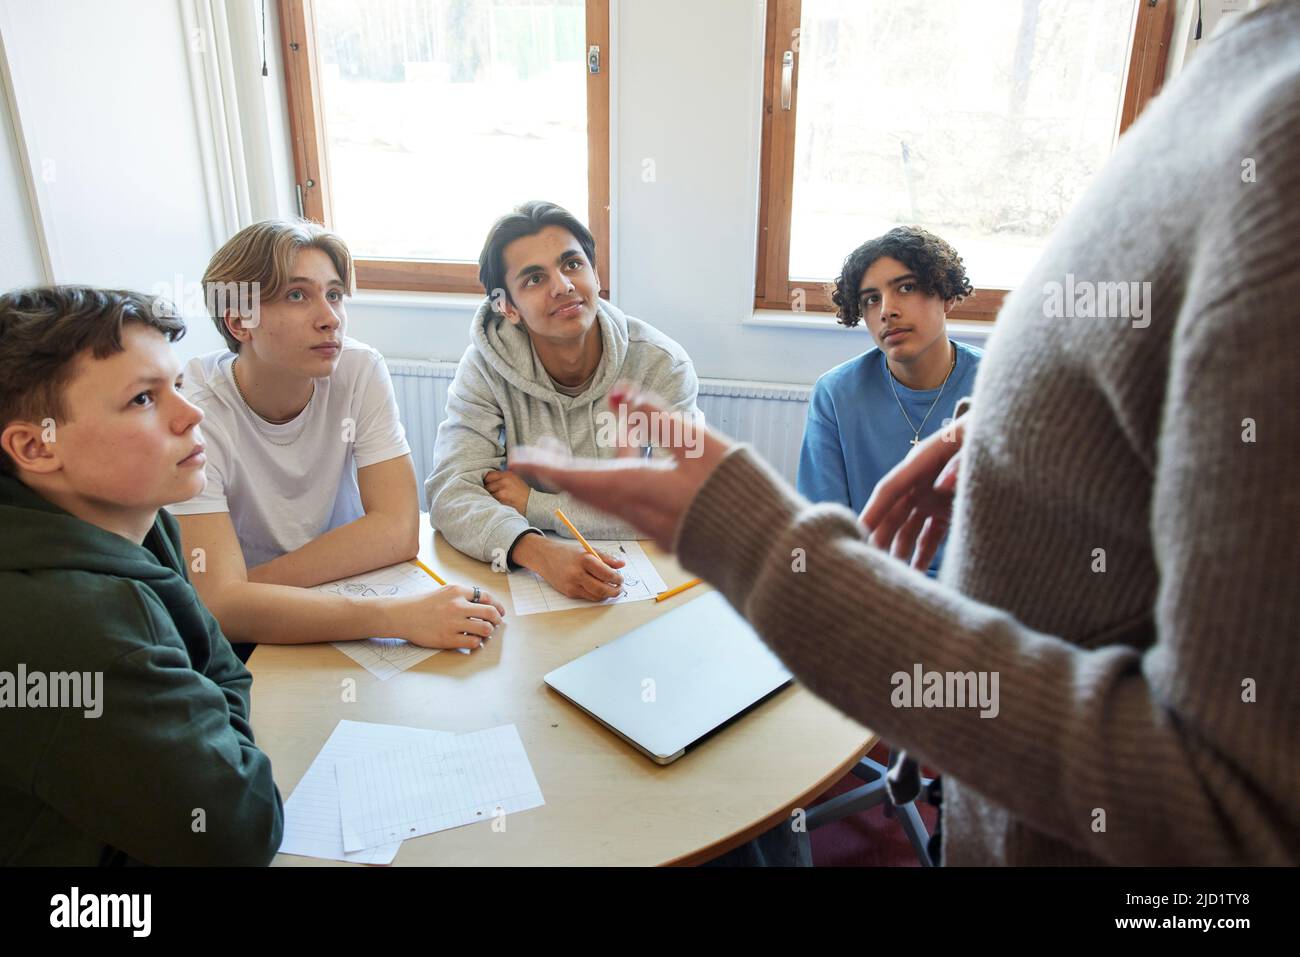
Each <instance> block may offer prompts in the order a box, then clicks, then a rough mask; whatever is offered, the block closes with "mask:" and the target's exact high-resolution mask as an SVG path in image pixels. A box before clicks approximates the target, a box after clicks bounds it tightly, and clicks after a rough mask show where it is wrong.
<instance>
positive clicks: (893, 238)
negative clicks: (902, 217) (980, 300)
mask: <svg viewBox="0 0 1300 957" xmlns="http://www.w3.org/2000/svg"><path fill="white" fill-rule="evenodd" d="M885 256H889V257H891V258H893V259H897V260H898V261H899V262H901V263H902V264H903V265H904V266H906V267H907V268H908V269H910V270H911V271H912V272H913V273H915V274H916V285H917V288H919V289H920V290H921V291H922V292H927V293H930V294H932V295H936V296H938V297H939V298H941V299H956V300H957V301H959V302H960V301H961V300H962V299H966V298H967V297H969V296H973V295H974V294H975V289H974V287H973V286H972V285H971V283H970V279H969V277H967V275H966V267H965V266H964V265H963V264H962V261H961V256H959V255H957V250H955V249H953V248H952V247H951V246H949V245H948V244H947V243H946V242H944V241H943V240H942V239H940V238H939V237H938V236H936V235H935V234H934V233H931V232H927V231H926V230H924V229H921V228H920V227H919V226H896V227H895V228H893V229H891V230H890V231H889V232H887V233H885V235H883V236H877V237H876V238H875V239H870V240H867V242H865V243H863V244H862V245H861V246H859V247H858V248H857V249H855V250H853V252H851V253H849V255H848V257H847V258H846V259H845V260H844V266H843V267H842V268H841V269H840V276H839V278H838V279H836V280H835V282H834V283H832V284H828V291H829V292H830V296H831V302H833V303H835V319H836V321H837V322H839V324H840V325H842V326H849V327H850V328H852V327H853V326H856V325H857V324H858V323H859V322H860V321H861V320H862V310H861V308H860V307H859V305H858V286H859V285H861V283H862V274H863V273H865V272H866V271H867V270H868V269H870V268H871V264H872V263H874V262H875V261H876V260H877V259H881V258H883V257H885Z"/></svg>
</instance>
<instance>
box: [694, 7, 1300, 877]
mask: <svg viewBox="0 0 1300 957" xmlns="http://www.w3.org/2000/svg"><path fill="white" fill-rule="evenodd" d="M1071 276H1072V277H1073V278H1072V279H1071V278H1070V277H1071ZM1100 282H1109V283H1114V282H1125V283H1130V282H1137V283H1144V282H1149V283H1150V284H1151V285H1150V287H1149V290H1150V296H1149V301H1148V303H1147V306H1148V307H1149V308H1147V309H1146V315H1145V316H1141V315H1138V310H1137V309H1135V308H1132V306H1133V303H1132V302H1131V303H1130V314H1129V315H1127V316H1118V317H1116V316H1114V315H1113V312H1114V311H1115V310H1109V311H1111V313H1112V315H1111V317H1110V318H1104V317H1098V318H1085V317H1082V316H1081V315H1080V314H1081V313H1089V312H1091V313H1093V314H1096V313H1098V312H1107V311H1108V309H1107V308H1102V309H1098V308H1097V305H1096V303H1095V302H1094V304H1093V306H1092V307H1091V309H1089V308H1088V306H1087V303H1086V301H1085V300H1084V299H1083V298H1082V297H1083V295H1084V294H1083V293H1082V291H1081V290H1082V289H1083V288H1084V287H1083V286H1081V285H1080V284H1081V283H1083V284H1087V283H1100ZM1052 283H1059V284H1061V285H1060V287H1057V286H1053V285H1051V284H1052ZM1071 284H1072V285H1071ZM1069 288H1072V289H1073V292H1074V298H1073V299H1072V301H1074V302H1075V306H1076V308H1074V309H1073V310H1067V312H1069V311H1072V312H1073V313H1074V317H1073V318H1052V317H1050V316H1054V315H1059V314H1060V313H1061V311H1062V310H1061V309H1059V308H1057V306H1058V305H1059V303H1060V299H1059V296H1058V293H1059V291H1060V290H1061V289H1069ZM1138 288H1139V289H1141V287H1138ZM1106 296H1107V298H1108V299H1111V298H1114V297H1112V296H1111V295H1110V294H1109V293H1106ZM1054 297H1056V298H1055V301H1054ZM1107 305H1108V306H1109V305H1110V304H1109V303H1108V304H1107ZM1298 335H1300V2H1296V0H1278V2H1276V3H1274V4H1273V5H1272V6H1269V7H1265V8H1263V9H1262V10H1260V11H1258V12H1257V13H1254V14H1251V15H1249V16H1247V17H1245V18H1243V20H1242V22H1241V23H1240V24H1239V25H1238V26H1236V27H1234V28H1233V29H1231V30H1229V31H1227V32H1226V33H1225V34H1223V35H1222V36H1220V37H1219V38H1217V39H1216V40H1215V41H1214V42H1213V43H1212V44H1210V45H1209V46H1208V47H1207V48H1206V49H1205V50H1204V51H1202V53H1201V54H1200V55H1199V56H1198V58H1197V60H1196V61H1194V62H1193V64H1192V65H1191V67H1190V68H1189V70H1188V71H1187V72H1186V73H1185V74H1184V75H1182V76H1181V77H1179V78H1178V80H1177V81H1176V82H1175V83H1172V84H1171V85H1170V86H1169V87H1168V89H1166V90H1165V92H1164V93H1163V94H1162V95H1161V96H1159V97H1158V98H1157V99H1156V100H1155V101H1153V103H1152V104H1151V105H1150V106H1149V107H1148V109H1147V111H1146V113H1145V114H1144V115H1143V116H1142V118H1141V119H1140V120H1139V121H1138V123H1137V124H1135V126H1134V127H1133V128H1132V129H1131V130H1130V131H1129V132H1128V133H1127V134H1126V135H1125V136H1124V137H1123V139H1122V140H1121V142H1120V144H1119V146H1118V148H1117V150H1116V153H1115V155H1114V157H1113V158H1112V160H1111V162H1110V163H1109V164H1108V166H1107V167H1106V168H1105V170H1104V171H1103V172H1102V173H1101V174H1100V175H1099V176H1098V178H1097V180H1096V181H1095V183H1094V184H1093V186H1092V187H1091V189H1090V190H1089V191H1088V193H1087V194H1086V196H1085V197H1084V198H1083V199H1082V200H1081V201H1080V202H1079V204H1078V206H1077V207H1076V209H1075V210H1074V211H1073V213H1072V214H1071V215H1070V216H1069V218H1068V219H1067V221H1066V222H1064V223H1063V224H1062V225H1061V227H1060V228H1059V229H1058V230H1057V232H1056V235H1055V237H1054V239H1053V240H1052V242H1051V243H1050V245H1049V246H1048V248H1047V249H1046V251H1045V253H1044V255H1043V257H1042V259H1041V261H1040V262H1039V263H1038V265H1037V266H1036V268H1035V269H1034V270H1033V272H1032V274H1031V275H1030V276H1029V278H1028V279H1027V280H1026V281H1025V282H1024V284H1023V285H1022V286H1021V287H1020V288H1019V289H1018V290H1017V291H1016V292H1015V293H1014V294H1013V295H1012V296H1010V297H1009V298H1008V299H1007V302H1006V305H1005V307H1004V308H1003V310H1002V313H1001V315H1000V316H999V317H998V322H997V328H996V332H995V333H994V335H993V336H992V338H991V340H990V342H989V346H988V351H987V354H986V356H985V358H984V362H983V364H982V366H981V368H980V372H979V377H978V380H977V383H976V387H975V396H974V399H975V404H974V409H975V412H974V417H975V418H974V422H973V425H972V428H971V430H970V432H969V433H968V436H967V439H966V445H965V449H964V453H963V454H964V461H963V472H962V478H961V483H960V486H959V491H958V495H957V500H956V504H955V515H954V527H953V532H952V537H951V540H950V543H949V548H948V553H947V558H946V561H945V564H944V567H943V573H942V575H941V578H940V581H939V582H932V581H930V580H928V579H927V578H926V577H925V576H924V575H922V574H920V573H917V572H913V571H911V570H909V569H907V568H906V567H904V565H903V564H902V563H901V562H898V561H896V560H892V559H890V558H888V557H887V556H886V555H885V554H884V553H881V552H878V551H874V550H871V549H869V548H868V547H867V545H866V544H865V542H864V540H863V537H862V533H861V530H860V528H859V527H858V526H857V525H856V523H855V521H854V516H853V515H851V514H850V513H849V512H847V511H845V510H844V509H842V508H839V507H836V506H825V505H819V506H813V505H809V504H808V503H807V502H806V501H804V500H802V499H801V498H799V497H798V496H797V495H795V494H794V493H793V492H792V491H790V490H789V489H788V487H786V486H785V485H783V483H782V482H781V481H780V480H779V479H778V478H777V477H776V476H775V475H774V474H773V473H772V472H771V471H770V470H769V469H767V468H766V466H764V465H763V464H762V463H761V462H760V461H759V460H758V459H757V458H756V457H755V456H754V455H753V454H752V453H751V452H750V451H749V450H747V449H744V448H741V449H738V450H736V451H734V452H733V453H732V454H730V455H729V456H728V457H727V458H726V459H724V461H723V463H722V464H721V466H720V467H719V468H718V470H717V471H716V473H715V474H714V475H713V476H712V477H711V478H710V479H709V481H708V482H707V483H706V485H705V486H704V488H703V489H702V490H701V492H700V494H699V495H698V497H697V498H696V500H695V501H694V502H693V503H692V505H691V507H690V509H689V511H688V513H687V515H686V517H685V519H684V521H683V524H682V527H681V528H680V529H679V531H678V541H677V549H678V551H679V553H680V555H681V559H682V562H683V564H684V565H685V566H686V567H687V568H689V569H691V570H692V571H693V572H695V573H696V574H702V575H705V576H707V577H708V579H709V580H710V581H712V582H713V583H714V584H716V585H717V586H718V587H719V588H720V589H721V590H722V591H723V592H724V593H725V594H726V595H727V597H728V598H729V599H730V600H731V601H732V602H733V603H734V604H735V605H736V607H737V608H738V609H740V610H741V611H742V612H743V613H744V614H745V615H746V617H747V618H749V620H750V621H752V622H753V623H754V624H755V626H756V627H757V629H758V630H759V631H760V633H761V634H762V635H763V637H764V639H765V640H766V641H767V642H768V643H769V644H770V645H771V646H772V647H773V649H774V650H775V651H776V652H777V653H778V654H779V655H780V656H781V658H782V659H783V660H784V661H785V662H786V664H787V665H788V666H789V667H790V669H791V670H792V671H793V672H794V674H795V675H796V677H797V678H798V679H799V680H800V681H802V682H803V683H804V684H805V685H807V686H808V687H809V688H811V689H812V690H813V691H814V692H816V693H817V694H818V695H820V696H822V697H823V698H825V699H826V700H827V701H829V702H830V703H831V704H833V705H835V706H836V707H838V708H840V709H841V710H843V711H844V712H846V713H847V714H849V715H851V716H853V717H854V718H856V719H858V720H859V721H861V722H863V723H864V724H866V725H868V726H869V727H871V728H872V729H874V730H875V731H877V732H879V733H880V734H881V735H882V736H883V737H884V738H885V739H886V740H888V741H890V742H892V743H893V744H895V745H897V746H902V747H906V748H907V749H909V750H910V751H911V752H912V753H913V754H914V755H915V756H917V757H918V758H919V759H921V760H922V761H924V762H925V763H926V764H929V765H931V766H933V767H935V768H937V769H939V770H940V771H941V772H943V774H944V781H945V787H944V815H945V818H944V842H943V844H944V846H943V854H944V862H945V863H947V864H958V865H963V864H1077V863H1099V862H1106V863H1113V864H1239V863H1257V864H1258V863H1273V864H1278V863H1290V864H1296V863H1300V464H1298V463H1300V358H1298V357H1300V350H1298V349H1297V336H1298ZM737 516H744V518H745V520H744V521H737ZM795 549H803V550H804V555H805V557H806V571H803V572H798V571H792V565H793V567H796V568H797V567H799V566H798V564H797V563H796V562H794V559H793V558H792V555H797V553H795ZM918 664H919V665H921V666H922V668H923V669H924V671H927V672H928V671H937V672H940V673H947V672H952V673H960V672H997V673H998V675H999V696H1000V701H999V707H998V711H997V715H996V716H995V717H990V718H981V717H980V710H979V709H978V708H976V707H965V708H958V707H938V708H927V707H912V708H907V707H895V706H893V705H892V704H891V697H892V695H893V692H894V691H895V689H896V688H897V687H898V685H897V684H896V683H895V678H894V676H895V675H896V673H898V672H904V673H908V674H912V673H913V672H914V668H915V666H916V665H918Z"/></svg>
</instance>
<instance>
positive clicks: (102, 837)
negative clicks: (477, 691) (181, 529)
mask: <svg viewBox="0 0 1300 957" xmlns="http://www.w3.org/2000/svg"><path fill="white" fill-rule="evenodd" d="M183 333H184V323H183V322H182V320H181V319H180V318H179V317H177V316H176V315H175V313H174V311H173V310H172V309H171V307H170V306H168V305H167V304H166V303H164V302H163V301H162V300H157V299H155V298H153V297H150V296H144V295H141V294H139V293H133V292H125V291H115V290H101V289H94V288H90V287H84V286H63V287H45V288H33V289H25V290H18V291H15V292H10V293H6V294H5V295H3V296H0V537H2V538H3V540H4V543H5V544H4V548H3V550H0V615H3V619H4V623H5V624H4V627H3V629H2V630H0V863H4V864H61V865H68V864H72V865H97V864H126V863H143V864H255V865H260V864H266V863H268V862H269V861H270V860H271V858H272V857H273V856H274V855H275V852H276V850H277V849H278V847H279V845H280V838H281V834H282V831H283V826H284V815H283V809H282V806H281V803H280V795H279V792H278V791H277V790H276V787H275V783H274V781H273V780H272V778H271V762H270V760H269V759H268V758H267V756H266V755H265V754H263V753H262V752H261V751H260V750H259V749H258V748H257V746H256V744H254V742H253V732H252V728H251V726H250V724H249V687H250V685H251V684H252V678H251V677H250V676H249V673H248V671H247V670H246V669H245V668H244V666H243V665H242V664H241V663H240V662H239V660H238V659H237V658H236V657H235V655H234V652H233V651H231V648H230V644H229V642H227V641H226V639H225V637H224V636H223V635H222V633H221V630H220V629H219V628H218V626H217V623H216V621H215V620H214V619H213V617H212V616H211V615H210V614H209V613H208V610H207V609H206V608H205V607H204V606H203V603H202V602H200V601H199V599H198V597H197V596H196V595H195V593H194V589H193V588H192V587H191V586H190V583H189V579H188V575H187V573H186V561H187V560H186V557H185V556H184V554H183V553H182V551H181V544H180V537H179V534H178V532H177V527H176V522H175V521H174V520H173V519H172V518H171V516H169V515H168V514H167V513H166V512H164V511H160V509H161V507H162V506H164V505H168V504H170V503H172V502H180V501H184V500H186V499H188V498H190V497H192V496H193V495H195V494H197V493H198V492H199V491H201V490H202V489H203V484H204V469H203V466H204V454H203V442H202V439H201V438H200V435H199V431H198V428H197V427H198V424H199V422H200V420H201V419H202V418H203V413H202V412H200V411H199V410H198V409H197V408H195V407H194V406H193V405H191V404H190V403H189V402H187V401H186V400H185V398H184V397H183V396H182V394H181V384H182V383H181V381H180V376H179V371H180V364H179V363H178V361H177V359H176V357H175V356H174V355H173V354H172V350H171V346H170V343H171V342H173V341H175V340H176V339H178V338H180V336H181V335H182V334H183Z"/></svg>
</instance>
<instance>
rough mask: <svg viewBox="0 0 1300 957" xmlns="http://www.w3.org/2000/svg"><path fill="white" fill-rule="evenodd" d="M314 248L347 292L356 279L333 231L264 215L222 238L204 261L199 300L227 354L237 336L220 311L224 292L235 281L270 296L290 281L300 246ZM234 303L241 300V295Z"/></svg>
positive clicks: (236, 345) (345, 248)
mask: <svg viewBox="0 0 1300 957" xmlns="http://www.w3.org/2000/svg"><path fill="white" fill-rule="evenodd" d="M308 248H310V249H319V250H320V251H321V252H323V253H324V254H325V255H326V256H329V258H330V261H331V262H333V263H334V268H335V269H336V270H338V274H339V279H341V280H343V287H344V289H346V290H347V294H348V295H349V296H350V295H352V293H353V292H354V291H355V288H356V280H355V276H354V274H353V271H352V253H351V252H349V251H348V244H347V243H345V242H344V241H343V240H342V238H341V237H339V235H338V234H337V233H332V232H330V231H329V230H328V229H326V228H325V227H324V226H321V225H320V224H318V223H313V222H309V221H307V220H289V219H266V220H263V221H262V222H260V223H254V224H253V225H252V226H245V227H244V228H243V229H241V230H240V231H239V232H237V233H235V235H233V236H231V237H230V239H228V240H227V241H226V244H225V245H224V246H222V247H221V248H220V249H218V250H217V252H216V254H215V255H214V256H213V257H212V259H211V260H210V261H209V262H208V268H207V271H205V272H204V273H203V294H204V301H205V302H206V303H207V305H208V314H209V315H211V316H212V321H213V322H214V323H216V326H217V331H218V332H220V333H221V337H222V338H223V339H225V340H226V345H227V346H229V347H230V351H231V352H238V351H239V340H238V339H236V338H235V337H234V336H233V335H231V334H230V329H229V328H228V327H227V326H226V317H225V315H224V311H225V310H223V309H221V308H218V306H219V305H221V304H223V303H225V302H228V301H230V300H229V299H228V298H227V293H228V291H229V290H230V288H231V286H232V285H234V286H236V287H238V288H239V289H249V288H252V284H253V283H256V284H257V286H256V287H255V288H256V289H257V296H258V299H259V300H271V299H275V298H276V297H277V296H279V295H280V294H281V293H282V292H284V287H285V286H287V285H288V284H289V279H290V277H291V276H292V275H293V272H292V270H293V260H294V257H295V256H297V255H298V251H299V250H301V249H308ZM236 301H239V302H244V301H246V300H245V298H244V297H243V296H242V295H241V296H240V298H239V299H238V300H236Z"/></svg>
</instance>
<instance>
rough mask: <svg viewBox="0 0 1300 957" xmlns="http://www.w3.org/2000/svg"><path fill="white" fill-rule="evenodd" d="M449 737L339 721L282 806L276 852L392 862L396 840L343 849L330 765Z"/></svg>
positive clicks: (357, 861)
mask: <svg viewBox="0 0 1300 957" xmlns="http://www.w3.org/2000/svg"><path fill="white" fill-rule="evenodd" d="M454 737H455V735H454V734H452V733H451V732H449V731H426V730H425V729H423V728H406V727H402V726H400V725H392V724H368V723H364V722H361V721H340V722H339V723H338V724H337V725H335V727H334V731H333V733H332V734H330V736H329V740H328V741H326V742H325V745H324V747H322V748H321V749H320V754H318V755H316V760H315V761H313V762H312V763H311V767H309V768H308V769H307V773H306V774H304V775H303V776H302V780H300V781H299V782H298V786H297V787H295V788H294V789H293V793H292V794H290V795H289V798H288V800H286V801H285V802H284V839H283V840H282V841H281V842H280V853H281V854H297V855H300V856H302V857H320V858H324V859H325V860H331V861H351V862H352V863H354V864H391V863H392V862H393V858H394V857H396V856H397V849H398V847H400V846H401V841H392V842H389V843H388V844H383V845H378V846H375V847H369V848H366V849H365V850H361V851H357V852H355V853H348V852H346V851H344V850H343V818H342V814H341V813H340V811H339V788H338V779H337V777H336V774H335V770H334V766H335V764H336V763H337V762H339V761H346V760H349V759H353V758H358V757H361V756H363V755H368V754H374V753H376V752H380V751H386V750H393V749H399V748H409V747H411V746H412V745H418V744H424V743H428V742H431V741H438V740H441V739H444V738H446V739H450V738H454Z"/></svg>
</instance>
